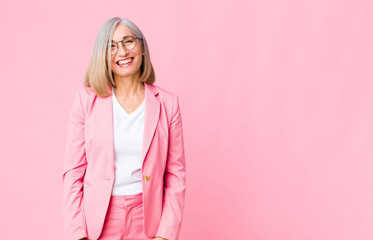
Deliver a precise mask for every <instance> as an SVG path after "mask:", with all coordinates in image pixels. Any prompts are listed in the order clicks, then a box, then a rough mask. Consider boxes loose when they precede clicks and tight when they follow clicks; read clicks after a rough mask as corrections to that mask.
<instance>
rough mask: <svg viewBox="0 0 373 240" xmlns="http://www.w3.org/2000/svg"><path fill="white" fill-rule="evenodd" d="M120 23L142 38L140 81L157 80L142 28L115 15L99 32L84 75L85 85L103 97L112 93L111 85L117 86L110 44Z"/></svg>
mask: <svg viewBox="0 0 373 240" xmlns="http://www.w3.org/2000/svg"><path fill="white" fill-rule="evenodd" d="M118 24H124V25H126V26H127V27H128V28H129V29H130V30H131V31H132V33H133V34H134V35H135V36H136V37H138V38H139V39H141V40H140V43H141V46H142V48H143V51H144V55H143V59H142V64H141V70H140V71H141V72H140V77H139V79H138V81H140V82H146V83H149V84H153V83H154V82H155V72H154V68H153V65H152V63H151V61H150V54H149V48H148V43H147V42H146V39H145V37H144V35H143V34H142V32H141V30H140V29H139V28H138V27H137V26H136V25H135V24H134V23H133V22H131V21H130V20H128V19H126V18H119V17H113V18H111V19H109V20H108V21H106V22H105V23H104V25H103V26H102V27H101V28H100V30H99V32H98V34H97V37H96V42H95V46H94V49H93V53H92V57H91V60H90V62H89V65H88V67H87V70H86V72H85V76H84V86H85V87H91V88H92V90H93V91H94V92H95V93H96V94H97V95H98V96H101V97H107V96H109V95H111V89H110V86H113V87H116V85H115V81H114V75H113V72H112V70H111V49H110V48H109V46H111V38H112V36H113V32H114V30H115V27H116V26H117V25H118Z"/></svg>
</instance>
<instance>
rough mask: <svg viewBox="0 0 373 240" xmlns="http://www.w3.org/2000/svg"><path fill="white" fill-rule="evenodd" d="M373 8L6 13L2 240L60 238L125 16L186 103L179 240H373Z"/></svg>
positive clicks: (270, 5) (5, 7) (144, 5)
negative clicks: (68, 194) (74, 150)
mask: <svg viewBox="0 0 373 240" xmlns="http://www.w3.org/2000/svg"><path fill="white" fill-rule="evenodd" d="M372 7H373V4H372V2H371V1H368V0H366V1H359V0H351V1H350V0H342V1H341V0H338V1H337V0H316V1H298V0H282V1H276V0H264V1H238V0H236V1H213V0H208V1H183V2H181V1H105V3H104V1H86V0H85V1H59V2H57V3H56V2H55V1H46V0H38V1H22V2H20V1H18V2H10V1H7V2H1V3H0V9H1V10H0V11H1V14H0V19H1V21H0V26H1V29H2V34H1V38H0V41H1V44H0V52H1V58H0V66H1V75H2V81H1V85H2V88H1V95H0V97H1V101H0V109H1V120H0V121H1V122H0V123H1V124H0V131H1V135H0V141H1V142H0V146H1V155H2V157H1V162H0V169H1V174H0V189H1V191H2V194H1V196H2V197H1V204H0V213H1V218H0V219H1V220H0V228H1V238H2V239H62V215H61V204H62V181H61V179H62V177H61V176H62V175H61V173H62V165H63V154H64V144H65V137H66V127H67V120H68V111H69V109H70V107H71V104H72V100H73V94H74V92H75V91H76V89H77V88H78V87H80V86H81V81H82V78H83V74H84V71H85V68H86V66H87V64H88V60H89V58H90V55H91V52H92V49H93V44H94V40H95V37H96V34H97V32H98V29H99V28H100V27H101V25H102V24H103V23H104V22H105V21H106V20H107V19H109V18H111V17H113V16H120V17H128V18H130V19H132V20H133V21H134V22H135V23H137V24H138V26H139V27H140V28H141V29H142V30H143V32H144V34H145V36H146V37H147V40H148V42H149V45H150V51H151V57H152V60H153V64H154V67H155V70H156V74H157V82H156V84H157V85H159V86H161V87H163V88H165V89H169V90H171V91H174V92H176V93H177V94H178V95H179V96H180V106H181V111H182V117H183V126H184V135H185V148H186V150H185V151H186V158H187V171H188V172H187V175H188V176H187V180H188V189H187V202H186V207H185V216H184V222H183V227H182V230H181V234H180V240H187V239H197V240H199V239H214V240H220V239H221V240H223V239H224V240H226V239H229V240H231V239H232V240H236V239H237V240H238V239H240V240H241V239H253V240H324V239H325V240H327V239H328V240H329V239H338V240H350V239H354V240H355V239H356V240H368V239H373V228H372V225H373V161H372V160H373V146H372V143H373V126H372V123H373V111H372V109H373V99H372V96H373V94H372V90H373V81H372V77H373V68H372V64H373V44H372V42H373V28H372V22H373V15H372V14H371V13H372V11H373V8H372ZM78 40H81V41H83V43H78Z"/></svg>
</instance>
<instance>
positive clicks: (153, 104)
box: [96, 83, 161, 179]
mask: <svg viewBox="0 0 373 240" xmlns="http://www.w3.org/2000/svg"><path fill="white" fill-rule="evenodd" d="M144 85H145V116H144V135H143V146H142V162H143V166H142V169H144V164H145V157H146V154H147V153H148V150H149V147H150V143H151V142H152V140H153V136H154V132H155V129H156V127H157V124H158V120H159V113H160V107H161V104H160V102H159V100H158V98H157V95H158V91H157V89H156V88H155V87H154V86H153V85H152V84H148V83H144ZM111 89H112V87H111ZM112 97H113V95H110V96H108V97H106V98H101V100H102V101H101V104H99V103H96V107H98V108H99V111H100V112H101V113H102V114H100V117H102V120H101V121H99V122H101V123H102V126H107V128H105V127H103V128H101V131H105V132H106V133H104V132H100V130H98V131H99V132H100V134H98V135H100V136H102V137H103V142H104V143H105V149H106V151H105V152H106V153H105V157H106V159H107V160H108V161H107V162H108V164H107V165H106V166H105V167H104V168H105V171H109V172H108V174H104V176H107V178H108V179H114V174H115V165H114V156H115V152H114V121H113V99H112ZM99 128H100V127H99Z"/></svg>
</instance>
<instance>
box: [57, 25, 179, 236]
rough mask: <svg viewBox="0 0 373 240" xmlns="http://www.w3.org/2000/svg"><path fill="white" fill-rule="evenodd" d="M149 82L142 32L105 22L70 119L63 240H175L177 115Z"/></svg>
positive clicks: (168, 95) (174, 101) (167, 95)
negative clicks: (64, 239)
mask: <svg viewBox="0 0 373 240" xmlns="http://www.w3.org/2000/svg"><path fill="white" fill-rule="evenodd" d="M154 82H155V74H154V69H153V66H152V64H151V61H150V55H149V50H148V45H147V42H146V40H145V37H144V35H143V34H142V32H141V31H140V30H139V28H138V27H137V26H136V25H135V24H134V23H133V22H131V21H130V20H128V19H125V18H122V19H121V18H111V19H109V20H108V21H107V22H106V23H105V24H104V25H103V26H102V28H101V29H100V31H99V33H98V36H97V38H96V43H95V47H94V52H93V55H92V58H91V61H90V64H89V67H88V69H87V72H86V78H85V81H84V83H85V84H84V87H82V88H81V89H79V90H78V91H77V92H76V94H75V99H74V102H73V106H72V108H71V111H70V121H69V125H68V133H67V141H66V155H65V160H64V172H63V186H64V194H63V215H64V226H65V238H66V239H69V240H78V239H95V240H96V239H100V240H109V239H110V240H117V239H118V240H119V239H126V240H136V239H139V240H140V239H141V240H144V239H154V240H155V239H156V240H164V239H166V240H177V239H178V236H179V232H180V229H181V223H182V216H183V209H184V200H185V189H186V171H185V170H186V168H185V156H184V141H183V130H182V120H181V112H180V108H179V100H178V96H177V95H176V94H174V93H172V92H170V91H168V90H165V89H163V88H160V87H158V86H156V85H154Z"/></svg>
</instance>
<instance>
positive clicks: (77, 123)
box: [62, 91, 87, 240]
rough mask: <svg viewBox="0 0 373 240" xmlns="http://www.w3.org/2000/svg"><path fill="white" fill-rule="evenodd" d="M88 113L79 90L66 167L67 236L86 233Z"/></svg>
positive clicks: (71, 238) (74, 238)
mask: <svg viewBox="0 0 373 240" xmlns="http://www.w3.org/2000/svg"><path fill="white" fill-rule="evenodd" d="M84 126H85V113H84V110H83V107H82V100H81V96H80V94H79V91H77V92H76V94H75V99H74V102H73V105H72V108H71V111H70V117H69V123H68V128H67V139H66V148H65V159H64V167H63V168H64V170H63V177H62V180H63V209H62V213H63V220H64V231H65V239H66V240H77V239H81V238H84V237H87V231H86V223H85V219H84V215H83V214H84V213H83V209H82V204H83V190H82V188H83V178H84V174H85V169H86V166H87V161H86V155H85V138H84Z"/></svg>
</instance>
